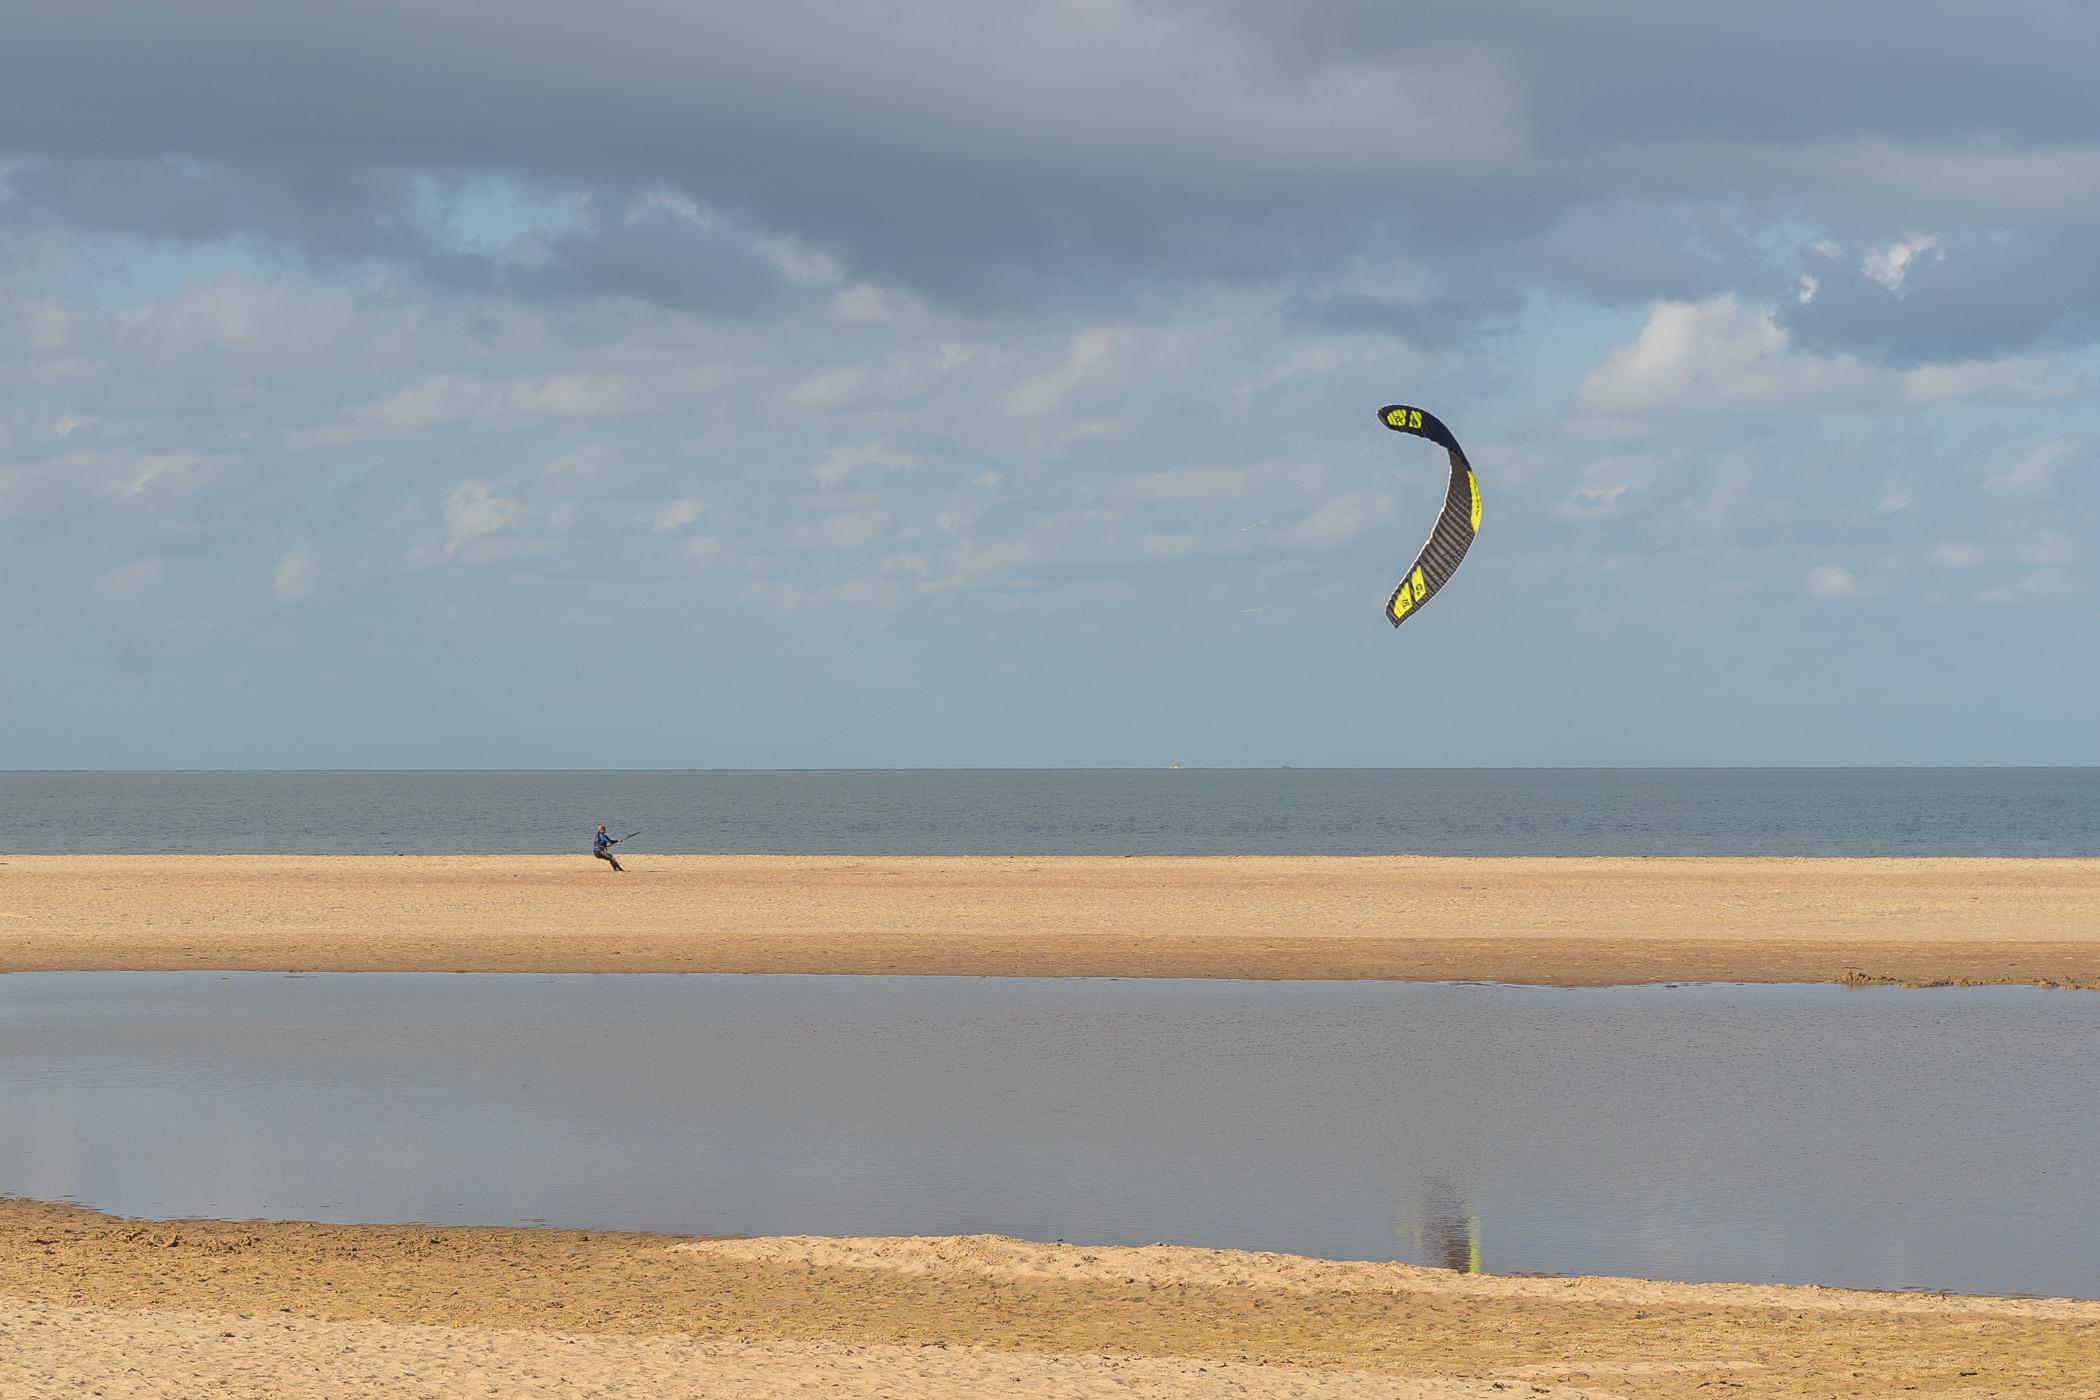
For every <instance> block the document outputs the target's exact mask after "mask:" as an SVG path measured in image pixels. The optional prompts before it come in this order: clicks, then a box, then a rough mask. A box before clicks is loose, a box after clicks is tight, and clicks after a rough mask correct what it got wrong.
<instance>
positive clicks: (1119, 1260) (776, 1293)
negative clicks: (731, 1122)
mask: <svg viewBox="0 0 2100 1400" xmlns="http://www.w3.org/2000/svg"><path fill="white" fill-rule="evenodd" d="M221 1387H224V1388H221ZM96 1388H101V1389H103V1390H104V1393H105V1394H108V1395H112V1396H115V1395H147V1394H201V1393H204V1391H205V1390H207V1389H209V1390H210V1391H211V1393H213V1394H238V1395H256V1396H262V1395H271V1396H279V1395H322V1394H331V1395H333V1394H346V1393H347V1394H358V1395H366V1396H374V1397H392V1396H403V1397H406V1396H429V1395H455V1394H457V1395H468V1394H476V1395H479V1394H491V1393H496V1394H525V1393H530V1394H618V1393H629V1394H650V1395H660V1396H688V1395H691V1396H699V1395H710V1394H737V1395H752V1396H767V1395H789V1394H793V1395H806V1394H819V1393H821V1394H836V1395H841V1396H875V1395H895V1394H912V1395H930V1396H945V1395H984V1394H1020V1395H1027V1394H1056V1395H1060V1396H1093V1395H1101V1396H1109V1395H1121V1396H1128V1395H1152V1396H1162V1397H1169V1396H1171V1397H1184V1396H1185V1397H1196V1396H1213V1395H1220V1396H1222V1395H1283V1394H1290V1395H1300V1396H1306V1397H1320V1396H1329V1395H1332V1396H1337V1397H1339V1396H1372V1397H1400V1396H1414V1397H1457V1396H1467V1397H1487V1396H1499V1397H1507V1396H1511V1395H1515V1396H1527V1397H1536V1396H1549V1397H1559V1398H1560V1400H1576V1397H1578V1396H1583V1397H1590V1398H1591V1400H1596V1398H1597V1397H1602V1396H1629V1397H1680V1396H1681V1397H1693V1396H1700V1397H1710V1396H1713V1395H1716V1394H1722V1395H1728V1394H1742V1395H1750V1394H1754V1395H1759V1396H1780V1397H1787V1396H1808V1395H1818V1396H1820V1395H1829V1394H1833V1393H1839V1394H1846V1395H1856V1396H1895V1395H1905V1394H1919V1393H1925V1394H1935V1395H1942V1394H1973V1395H1985V1394H2011V1393H2018V1394H2022V1395H2047V1396H2057V1395H2062V1396H2073V1395H2075V1396H2090V1395H2093V1394H2100V1303H2094V1302H2071V1301H2047V1300H2019V1299H1986V1298H1960V1297H1944V1296H1938V1295H1929V1296H1928V1295H1918V1294H1903V1293H1861V1292H1847V1291H1840V1290H1832V1289H1818V1288H1787V1287H1773V1286H1744V1285H1735V1284H1670V1283H1650V1282H1645V1281H1640V1280H1628V1279H1596V1278H1569V1279H1559V1278H1555V1279H1543V1278H1500V1277H1493V1276H1467V1275H1461V1274H1455V1273H1446V1272H1442V1271H1438V1270H1431V1269H1422V1268H1414V1267H1410V1266H1407V1265H1402V1264H1361V1263H1341V1262H1332V1261H1323V1260H1313V1259H1302V1258H1296V1257H1293V1256H1287V1255H1272V1254H1243V1253H1237V1252H1232V1251H1217V1250H1199V1249H1184V1248H1176V1247H1166V1246H1155V1247H1151V1248H1145V1249H1125V1248H1103V1247H1088V1246H1081V1245H1057V1244H1031V1243H1024V1242H1021V1241H1016V1240H1008V1239H1001V1238H996V1237H970V1238H960V1239H887V1240H885V1239H866V1240H855V1239H843V1240H841V1239H818V1238H773V1239H756V1240H714V1241H710V1240H686V1239H676V1238H670V1237H664V1236H651V1235H627V1234H601V1233H582V1232H577V1231H568V1230H517V1229H487V1228H458V1227H430V1226H421V1225H393V1226H354V1225H353V1226H346V1225H320V1224H304V1223H255V1222H240V1223H228V1222H214V1221H201V1222H200V1221H171V1222H153V1221H138V1220H125V1219H119V1218H115V1217H111V1216H105V1215H98V1214H95V1213H93V1212H90V1211H85V1210H80V1209H77V1208H73V1207H68V1206H58V1205H42V1204H36V1203H31V1202H24V1201H5V1200H0V1396H15V1395H23V1396H27V1395H37V1396H48V1395H54V1394H60V1393H65V1394H74V1393H80V1394H85V1393H88V1392H89V1391H90V1390H92V1389H96Z"/></svg>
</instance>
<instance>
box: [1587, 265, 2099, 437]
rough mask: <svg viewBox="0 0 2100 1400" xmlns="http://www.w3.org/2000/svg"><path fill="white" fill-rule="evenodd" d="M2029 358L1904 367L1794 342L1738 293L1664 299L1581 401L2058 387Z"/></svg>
mask: <svg viewBox="0 0 2100 1400" xmlns="http://www.w3.org/2000/svg"><path fill="white" fill-rule="evenodd" d="M2038 374H2039V367H2038V365H2037V363H2036V362H2034V361H2032V360H2029V359H2024V358H2009V359H1998V360H1976V361H1963V362H1959V363H1954V364H1942V365H1921V366H1919V367H1918V368H1916V369H1911V370H1896V369H1890V368H1887V367H1885V366H1881V365H1875V364H1869V363H1868V362H1866V361H1864V360H1862V359H1860V358H1858V357H1857V356H1854V355H1823V354H1816V353H1813V352H1810V351H1802V350H1796V349H1794V348H1793V345H1792V342H1791V340H1790V339H1789V337H1788V335H1787V332H1786V329H1785V327H1783V326H1781V325H1780V324H1779V322H1778V319H1777V315H1776V312H1775V310H1774V308H1773V307H1771V306H1768V305H1762V304H1758V303H1751V302H1744V301H1741V300H1739V299H1738V298H1737V297H1735V296H1734V295H1733V294H1723V295H1721V296H1716V297H1709V298H1707V299H1706V300H1704V301H1696V302H1686V301H1663V302H1657V303H1655V304H1654V305H1653V306H1651V307H1650V308H1649V309H1648V319H1647V322H1646V324H1644V325H1643V326H1642V327H1641V330H1640V334H1639V335H1637V336H1635V337H1634V339H1633V341H1632V342H1631V343H1630V344H1627V345H1622V346H1620V347H1619V348H1618V349H1616V350H1613V351H1612V352H1611V353H1610V354H1609V355H1607V356H1606V357H1605V358H1604V361H1603V362H1602V363H1601V364H1599V365H1598V366H1597V367H1596V368H1595V369H1593V370H1591V371H1590V372H1589V373H1588V374H1587V375H1585V376H1584V377H1583V380H1582V383H1581V385H1580V386H1579V387H1578V388H1577V389H1576V391H1575V396H1574V400H1573V406H1574V408H1575V409H1576V410H1577V411H1578V412H1581V413H1586V414H1593V415H1597V416H1600V417H1605V418H1613V417H1642V416H1671V415H1686V416H1691V415H1708V416H1722V415H1730V414H1745V413H1764V412H1784V411H1794V412H1799V411H1803V410H1815V409H1858V410H1873V409H1890V408H1898V407H1902V406H1905V405H1910V404H1935V403H1947V402H1954V401H1958V400H1964V399H1973V398H1991V397H2004V398H2016V399H2037V398H2046V397H2051V396H2055V395H2057V394H2059V393H2060V392H2062V391H2061V389H2060V388H2059V387H2058V386H2055V385H2051V384H2048V383H2044V382H2042V381H2041V380H2040V379H2039V378H2038Z"/></svg>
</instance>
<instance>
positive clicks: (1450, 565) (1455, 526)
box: [1378, 403, 1480, 627]
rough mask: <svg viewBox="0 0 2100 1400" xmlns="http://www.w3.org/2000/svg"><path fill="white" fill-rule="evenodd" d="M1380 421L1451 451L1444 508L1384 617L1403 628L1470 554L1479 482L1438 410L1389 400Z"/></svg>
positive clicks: (1477, 524)
mask: <svg viewBox="0 0 2100 1400" xmlns="http://www.w3.org/2000/svg"><path fill="white" fill-rule="evenodd" d="M1378 421H1379V422H1381V423H1383V424H1385V425H1386V426H1387V427H1388V428H1391V429H1392V430H1393V431H1394V432H1396V433H1406V434H1408V435H1409V436H1411V437H1418V438H1427V439H1428V440H1429V441H1431V442H1433V443H1435V444H1436V445H1437V446H1438V447H1441V448H1443V449H1444V450H1445V451H1446V452H1448V453H1450V454H1451V487H1450V489H1449V490H1448V491H1446V492H1445V493H1444V509H1443V510H1442V512H1440V513H1439V514H1438V515H1437V518H1436V524H1435V525H1433V526H1431V527H1430V531H1429V540H1428V542H1427V543H1426V544H1424V545H1423V546H1422V552H1421V553H1420V554H1418V555H1416V556H1415V562H1414V563H1413V564H1411V565H1409V566H1408V569H1407V572H1406V573H1405V574H1403V575H1401V578H1400V586H1399V587H1398V588H1395V589H1394V590H1393V596H1392V597H1390V598H1388V599H1386V603H1385V620H1386V621H1388V622H1390V623H1392V624H1393V626H1395V627H1398V626H1399V625H1400V624H1401V623H1403V622H1405V621H1407V620H1408V619H1409V618H1410V617H1413V616H1414V615H1415V613H1416V611H1417V610H1419V609H1420V608H1421V606H1422V605H1423V604H1424V603H1426V602H1428V601H1429V600H1430V599H1431V598H1433V597H1435V596H1436V591H1437V590H1438V589H1439V588H1442V587H1443V586H1444V585H1445V584H1446V583H1448V582H1450V581H1451V575H1453V574H1455V573H1457V572H1458V561H1459V560H1461V559H1463V558H1465V557H1466V550H1467V549H1469V548H1471V547H1472V544H1473V535H1474V533H1475V532H1476V531H1478V530H1479V529H1480V483H1479V482H1478V481H1477V480H1475V479H1474V477H1473V467H1472V464H1470V463H1469V462H1467V461H1466V454H1465V449H1464V448H1462V447H1460V446H1459V445H1458V439H1457V438H1455V437H1453V436H1451V430H1450V429H1449V428H1447V427H1445V426H1444V425H1443V423H1442V421H1441V420H1439V419H1438V418H1437V416H1436V415H1435V414H1434V413H1425V412H1423V411H1422V410H1421V409H1419V408H1411V407H1409V406H1408V405H1406V404H1398V403H1396V404H1387V405H1386V406H1385V407H1384V408H1381V409H1379V410H1378Z"/></svg>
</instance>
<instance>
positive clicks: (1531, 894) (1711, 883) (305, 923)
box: [0, 852, 2100, 987]
mask: <svg viewBox="0 0 2100 1400" xmlns="http://www.w3.org/2000/svg"><path fill="white" fill-rule="evenodd" d="M630 864H631V867H632V872H631V873H630V874H627V875H616V874H614V873H613V872H612V871H611V870H610V869H609V868H608V867H607V866H605V865H603V864H602V863H600V862H597V861H594V860H592V859H590V857H589V856H587V855H579V856H400V857H367V856H0V972H7V971H59V970H110V969H132V970H180V969H210V970H218V971H227V970H256V971H286V970H300V971H314V970H332V971H478V972H527V971H529V972H775V973H779V972H790V973H858V974H881V973H900V974H904V973H909V974H954V975H978V976H1034V977H1084V976H1097V977H1249V978H1392V979H1408V980H1481V981H1498V982H1515V983H1543V984H1557V985H1569V986H1585V985H1602V984H1611V983H1641V982H1664V981H1736V982H1852V983H1880V982H1891V983H1902V984H1908V985H1933V984H1944V983H1956V984H1966V983H2041V984H2050V985H2061V986H2073V987H2100V859H1942V858H1929V859H1928V858H1921V859H1792V858H1770V859H1766V858H1758V859H1742V858H1705V857H1696V858H1695V857H1686V858H1678V857H1669V858H1617V857H1612V858H1514V859H1499V858H1496V859H1489V858H1481V859H1473V858H1445V857H1412V856H1393V857H1269V856H1224V857H1157V856H1141V857H1124V858H1116V857H1087V856H1057V857H988V856H973V857H948V856H925V857H847V856H650V855H648V854H646V853H645V852H637V853H635V854H634V855H633V857H632V858H631V861H630Z"/></svg>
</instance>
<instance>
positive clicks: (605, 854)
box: [591, 850, 625, 874]
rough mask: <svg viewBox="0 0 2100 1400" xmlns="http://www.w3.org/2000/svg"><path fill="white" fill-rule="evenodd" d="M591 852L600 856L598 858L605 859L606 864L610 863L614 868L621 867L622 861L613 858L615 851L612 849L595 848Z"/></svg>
mask: <svg viewBox="0 0 2100 1400" xmlns="http://www.w3.org/2000/svg"><path fill="white" fill-rule="evenodd" d="M591 854H592V855H594V856H596V857H598V859H600V860H602V861H604V862H605V863H606V864H608V865H610V866H611V867H612V868H613V869H615V870H619V869H620V862H618V861H616V860H614V859H613V853H612V852H611V851H606V850H594V851H592V852H591ZM622 873H623V874H624V873H625V872H624V871H622Z"/></svg>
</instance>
